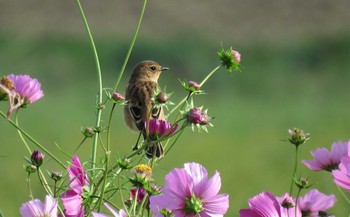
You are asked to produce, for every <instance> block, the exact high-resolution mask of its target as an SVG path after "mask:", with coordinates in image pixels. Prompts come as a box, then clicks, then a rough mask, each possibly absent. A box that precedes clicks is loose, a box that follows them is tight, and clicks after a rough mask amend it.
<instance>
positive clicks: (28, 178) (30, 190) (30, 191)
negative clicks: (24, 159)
mask: <svg viewBox="0 0 350 217" xmlns="http://www.w3.org/2000/svg"><path fill="white" fill-rule="evenodd" d="M27 187H28V191H29V197H30V199H31V200H34V197H33V193H32V188H31V187H30V173H28V176H27Z"/></svg>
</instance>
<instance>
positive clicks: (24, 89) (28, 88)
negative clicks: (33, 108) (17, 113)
mask: <svg viewBox="0 0 350 217" xmlns="http://www.w3.org/2000/svg"><path fill="white" fill-rule="evenodd" d="M6 77H7V78H8V79H10V80H11V81H13V86H14V87H15V89H14V91H16V92H17V93H18V94H19V95H20V96H21V98H24V100H25V103H27V104H31V103H33V102H35V101H37V100H39V99H40V98H42V97H43V96H44V93H43V91H42V90H41V84H40V83H39V81H38V80H37V79H34V78H31V77H30V76H29V75H14V74H11V75H8V76H6Z"/></svg>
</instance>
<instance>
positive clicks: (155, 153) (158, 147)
mask: <svg viewBox="0 0 350 217" xmlns="http://www.w3.org/2000/svg"><path fill="white" fill-rule="evenodd" d="M146 156H147V158H150V159H152V158H153V157H156V158H162V157H163V156H164V150H163V146H162V143H161V142H157V143H154V144H150V145H149V146H148V147H147V148H146Z"/></svg>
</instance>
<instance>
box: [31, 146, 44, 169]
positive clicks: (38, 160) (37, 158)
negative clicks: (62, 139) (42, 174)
mask: <svg viewBox="0 0 350 217" xmlns="http://www.w3.org/2000/svg"><path fill="white" fill-rule="evenodd" d="M30 159H31V161H32V164H33V165H35V166H37V167H40V166H41V165H42V164H43V162H44V154H43V153H41V152H40V151H39V150H35V151H34V152H33V153H32V156H31V158H30Z"/></svg>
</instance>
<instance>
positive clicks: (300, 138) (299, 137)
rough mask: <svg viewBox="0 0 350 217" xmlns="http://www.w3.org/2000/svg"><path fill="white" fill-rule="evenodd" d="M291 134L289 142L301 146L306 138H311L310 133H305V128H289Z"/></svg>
mask: <svg viewBox="0 0 350 217" xmlns="http://www.w3.org/2000/svg"><path fill="white" fill-rule="evenodd" d="M288 133H289V135H290V136H291V137H290V138H289V142H290V143H292V144H294V145H296V146H299V145H301V144H303V143H305V142H306V140H308V139H310V135H309V134H308V133H304V131H303V130H301V129H298V128H294V129H293V130H291V129H290V130H288Z"/></svg>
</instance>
